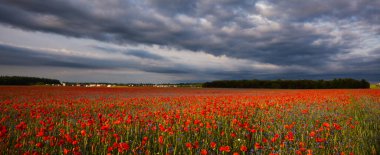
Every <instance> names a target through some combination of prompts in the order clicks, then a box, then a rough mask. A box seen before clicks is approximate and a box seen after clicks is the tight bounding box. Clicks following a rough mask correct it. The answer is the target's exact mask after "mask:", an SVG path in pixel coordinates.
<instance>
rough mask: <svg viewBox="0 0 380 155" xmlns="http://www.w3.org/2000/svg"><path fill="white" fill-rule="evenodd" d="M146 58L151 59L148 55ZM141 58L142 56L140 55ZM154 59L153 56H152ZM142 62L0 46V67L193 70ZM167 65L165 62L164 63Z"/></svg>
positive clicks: (156, 71)
mask: <svg viewBox="0 0 380 155" xmlns="http://www.w3.org/2000/svg"><path fill="white" fill-rule="evenodd" d="M147 55H148V58H151V57H152V56H150V55H149V54H147ZM140 56H141V57H142V56H144V55H140ZM153 57H154V56H153ZM145 58H146V57H143V58H142V60H129V61H122V60H117V61H115V60H110V59H98V58H88V57H80V56H70V55H62V54H56V53H49V52H48V51H46V50H40V49H29V48H24V47H17V46H11V45H5V44H0V65H11V66H36V67H38V66H52V67H66V68H79V69H113V70H118V69H132V70H139V71H145V72H152V73H168V74H178V73H190V72H192V71H193V70H192V69H191V68H189V67H186V66H181V65H178V66H160V65H159V64H158V65H149V64H148V65H142V63H144V61H143V59H145ZM166 63H167V62H166Z"/></svg>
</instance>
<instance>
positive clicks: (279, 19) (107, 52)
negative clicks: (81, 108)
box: [0, 0, 380, 83]
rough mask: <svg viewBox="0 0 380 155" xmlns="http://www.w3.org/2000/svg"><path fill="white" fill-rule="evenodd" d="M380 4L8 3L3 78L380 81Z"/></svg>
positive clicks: (3, 21)
mask: <svg viewBox="0 0 380 155" xmlns="http://www.w3.org/2000/svg"><path fill="white" fill-rule="evenodd" d="M378 8H380V1H379V0H350V1H347V0H307V1H304V0H191V1H188V0H107V1H104V0H49V1H45V0H34V1H31V0H2V1H1V2H0V75H18V76H35V77H46V78H54V79H59V80H61V81H69V82H115V83H180V82H205V81H212V80H226V79H228V80H238V79H269V80H271V79H326V80H328V79H333V78H355V79H366V80H368V81H371V82H378V81H380V9H378Z"/></svg>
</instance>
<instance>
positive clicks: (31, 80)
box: [0, 76, 60, 85]
mask: <svg viewBox="0 0 380 155" xmlns="http://www.w3.org/2000/svg"><path fill="white" fill-rule="evenodd" d="M45 84H60V81H59V80H55V79H46V78H37V77H24V76H0V85H45Z"/></svg>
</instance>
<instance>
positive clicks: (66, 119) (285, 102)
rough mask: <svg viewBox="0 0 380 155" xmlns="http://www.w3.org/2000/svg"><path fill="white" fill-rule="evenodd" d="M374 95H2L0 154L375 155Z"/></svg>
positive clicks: (55, 90)
mask: <svg viewBox="0 0 380 155" xmlns="http://www.w3.org/2000/svg"><path fill="white" fill-rule="evenodd" d="M379 120H380V90H379V89H357V90H339V89H336V90H267V89H199V88H150V87H149V88H148V87H140V88H83V87H0V154H157V153H159V154H233V153H236V154H379V152H380V146H379V144H380V121H379Z"/></svg>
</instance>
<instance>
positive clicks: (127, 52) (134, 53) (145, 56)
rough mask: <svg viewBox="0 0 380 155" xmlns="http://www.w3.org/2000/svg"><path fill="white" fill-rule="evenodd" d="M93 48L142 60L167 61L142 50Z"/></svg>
mask: <svg viewBox="0 0 380 155" xmlns="http://www.w3.org/2000/svg"><path fill="white" fill-rule="evenodd" d="M93 48H95V49H98V50H101V51H105V52H110V53H121V54H123V55H126V56H135V57H138V58H142V59H152V60H168V59H166V58H165V57H163V56H160V55H158V54H154V53H151V52H149V51H144V50H119V49H115V48H107V47H102V46H93Z"/></svg>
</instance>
